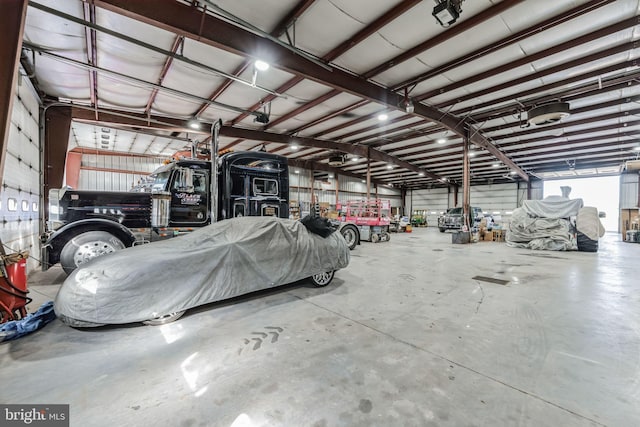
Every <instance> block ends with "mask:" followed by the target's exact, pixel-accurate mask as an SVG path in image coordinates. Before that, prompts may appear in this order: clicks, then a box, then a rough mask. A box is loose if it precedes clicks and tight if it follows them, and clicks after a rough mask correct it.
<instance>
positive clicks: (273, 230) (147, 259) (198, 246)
mask: <svg viewBox="0 0 640 427" xmlns="http://www.w3.org/2000/svg"><path fill="white" fill-rule="evenodd" d="M348 264H349V248H348V247H347V244H346V242H345V240H344V238H343V237H342V235H341V234H340V233H332V234H331V235H329V236H328V237H326V238H323V237H320V236H318V235H317V234H313V233H311V232H309V231H308V230H307V229H306V228H305V226H304V225H303V224H302V223H301V222H300V221H295V220H289V219H279V218H275V217H243V218H234V219H229V220H224V221H221V222H218V223H216V224H212V225H209V226H207V227H204V228H202V229H200V230H197V231H195V232H193V233H191V234H188V235H184V236H181V237H178V238H174V239H169V240H165V241H160V242H155V243H150V244H146V245H141V246H134V247H131V248H127V249H124V250H121V251H117V252H114V253H111V254H108V255H105V256H102V257H98V258H95V259H93V260H91V261H90V262H88V263H87V264H85V265H83V266H81V267H80V268H78V269H77V270H75V271H74V272H73V273H72V274H71V275H70V276H69V277H68V278H67V279H66V281H65V282H64V284H63V285H62V287H61V288H60V291H59V293H58V295H57V297H56V300H55V305H54V307H55V312H56V314H57V315H58V317H60V318H61V319H62V320H63V322H65V323H67V324H69V325H71V326H81V327H82V326H99V325H102V324H122V323H130V322H139V321H145V320H149V319H153V318H156V317H159V316H162V315H165V314H168V313H173V312H178V311H182V310H186V309H189V308H192V307H196V306H199V305H202V304H206V303H209V302H213V301H220V300H224V299H227V298H231V297H234V296H237V295H242V294H246V293H249V292H253V291H257V290H260V289H265V288H270V287H275V286H279V285H283V284H286V283H291V282H295V281H297V280H301V279H304V278H308V277H310V276H313V275H314V274H318V273H323V272H327V271H333V270H337V269H340V268H344V267H346V266H347V265H348Z"/></svg>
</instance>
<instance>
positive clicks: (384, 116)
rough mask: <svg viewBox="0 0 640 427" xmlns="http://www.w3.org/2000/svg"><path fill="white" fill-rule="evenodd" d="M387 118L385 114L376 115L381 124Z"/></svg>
mask: <svg viewBox="0 0 640 427" xmlns="http://www.w3.org/2000/svg"><path fill="white" fill-rule="evenodd" d="M388 118H389V116H388V115H387V114H385V113H380V114H378V120H380V121H381V122H384V121H385V120H387V119H388Z"/></svg>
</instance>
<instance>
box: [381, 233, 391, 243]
mask: <svg viewBox="0 0 640 427" xmlns="http://www.w3.org/2000/svg"><path fill="white" fill-rule="evenodd" d="M389 240H391V234H389V233H387V232H384V233H382V241H383V242H388V241H389Z"/></svg>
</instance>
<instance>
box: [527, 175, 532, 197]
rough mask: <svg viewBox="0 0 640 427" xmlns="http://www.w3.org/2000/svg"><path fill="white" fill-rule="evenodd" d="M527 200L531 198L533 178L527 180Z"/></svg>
mask: <svg viewBox="0 0 640 427" xmlns="http://www.w3.org/2000/svg"><path fill="white" fill-rule="evenodd" d="M527 200H531V180H529V181H527Z"/></svg>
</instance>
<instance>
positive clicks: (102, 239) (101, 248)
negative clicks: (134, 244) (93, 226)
mask: <svg viewBox="0 0 640 427" xmlns="http://www.w3.org/2000/svg"><path fill="white" fill-rule="evenodd" d="M124 248H125V245H124V243H122V241H121V240H120V239H118V238H117V237H116V236H114V235H113V234H111V233H109V232H107V231H88V232H86V233H82V234H78V235H77V236H75V237H74V238H73V239H71V240H69V241H68V242H67V243H66V244H65V245H64V247H63V248H62V251H61V252H60V264H61V265H62V269H63V270H64V272H65V273H67V274H71V272H72V271H73V270H75V269H76V268H78V266H80V265H81V264H84V263H86V262H87V261H89V260H91V259H93V258H97V257H99V256H102V255H105V254H108V253H111V252H115V251H117V250H120V249H124Z"/></svg>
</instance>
